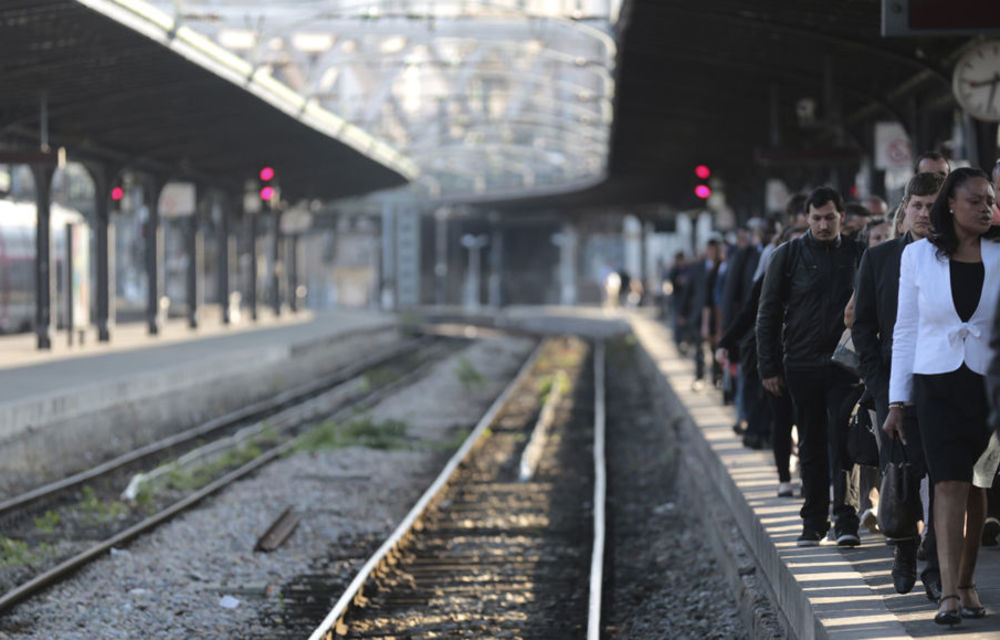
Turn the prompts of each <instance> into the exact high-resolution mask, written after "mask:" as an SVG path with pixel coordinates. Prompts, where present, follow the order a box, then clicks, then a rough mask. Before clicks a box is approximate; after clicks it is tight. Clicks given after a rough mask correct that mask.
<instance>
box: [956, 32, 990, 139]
mask: <svg viewBox="0 0 1000 640" xmlns="http://www.w3.org/2000/svg"><path fill="white" fill-rule="evenodd" d="M952 91H953V92H954V93H955V100H957V101H958V104H959V105H960V106H961V107H962V108H963V109H965V111H966V112H967V113H968V114H969V115H971V116H972V117H973V118H976V119H978V120H985V121H987V122H1000V40H984V41H982V42H978V43H976V44H975V45H973V46H972V47H970V48H969V49H968V50H967V51H966V52H965V53H963V54H962V57H961V58H959V59H958V62H957V63H956V64H955V71H954V73H953V75H952Z"/></svg>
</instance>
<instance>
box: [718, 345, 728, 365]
mask: <svg viewBox="0 0 1000 640" xmlns="http://www.w3.org/2000/svg"><path fill="white" fill-rule="evenodd" d="M715 359H716V360H718V361H719V362H728V361H729V350H728V349H724V348H722V347H719V348H718V349H716V350H715Z"/></svg>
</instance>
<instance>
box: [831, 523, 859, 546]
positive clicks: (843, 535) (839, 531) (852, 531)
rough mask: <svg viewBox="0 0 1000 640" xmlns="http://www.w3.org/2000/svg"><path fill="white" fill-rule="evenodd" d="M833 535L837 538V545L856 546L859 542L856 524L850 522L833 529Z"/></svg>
mask: <svg viewBox="0 0 1000 640" xmlns="http://www.w3.org/2000/svg"><path fill="white" fill-rule="evenodd" d="M834 537H835V538H836V539H837V546H838V547H856V546H858V545H859V544H861V538H860V537H858V525H857V524H852V525H847V526H844V527H840V526H838V527H836V529H834Z"/></svg>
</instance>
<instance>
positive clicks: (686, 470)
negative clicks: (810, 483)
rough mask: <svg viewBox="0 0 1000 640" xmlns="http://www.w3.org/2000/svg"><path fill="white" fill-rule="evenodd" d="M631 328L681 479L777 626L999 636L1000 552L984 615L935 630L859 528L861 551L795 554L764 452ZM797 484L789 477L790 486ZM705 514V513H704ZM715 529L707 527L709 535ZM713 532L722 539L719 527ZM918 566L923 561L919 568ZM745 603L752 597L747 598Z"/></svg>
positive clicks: (987, 563)
mask: <svg viewBox="0 0 1000 640" xmlns="http://www.w3.org/2000/svg"><path fill="white" fill-rule="evenodd" d="M628 320H629V323H630V324H631V325H632V328H633V330H634V332H635V335H636V338H637V340H638V344H639V345H641V349H642V352H643V353H644V354H645V359H646V361H647V365H648V369H649V371H650V373H651V375H652V380H653V384H654V385H657V386H658V390H657V391H658V392H659V393H661V394H663V395H664V396H665V397H666V398H667V404H668V405H670V404H673V411H674V413H673V415H672V416H671V419H672V423H673V425H674V428H675V429H676V432H677V435H678V437H679V438H680V440H681V447H680V453H679V458H680V460H679V462H680V465H679V468H678V474H679V477H680V478H682V480H681V481H682V482H689V483H692V485H694V486H695V487H697V488H698V489H699V490H700V491H701V494H700V495H701V500H702V502H703V504H705V503H708V502H711V501H719V504H716V505H714V506H716V507H721V511H723V512H728V514H730V515H731V516H732V519H733V520H735V522H736V525H737V526H738V530H739V534H740V535H741V536H742V539H743V542H745V544H746V547H748V548H749V550H750V552H751V553H752V555H753V560H752V561H753V563H754V565H755V566H751V565H750V564H749V563H748V562H746V561H739V560H735V562H737V563H740V562H742V566H738V567H735V569H736V571H735V573H737V574H739V576H740V577H745V576H746V575H749V574H753V573H756V574H758V577H759V578H760V579H759V580H757V584H761V585H762V586H763V587H764V588H766V589H767V590H768V591H769V592H770V594H769V595H770V599H771V601H772V602H774V603H775V604H776V605H777V608H778V609H779V615H780V617H781V618H783V620H782V622H783V624H784V626H786V628H787V629H789V630H790V631H791V632H792V634H793V635H794V637H797V638H799V639H803V640H804V639H812V638H830V639H837V640H841V639H842V640H848V639H850V640H859V639H872V640H874V639H875V638H878V639H886V638H900V639H902V638H938V637H940V638H945V637H947V638H963V639H966V638H968V639H970V640H972V639H975V640H986V639H987V638H993V639H995V638H998V637H1000V547H983V548H982V549H981V550H980V554H979V562H978V565H977V569H976V584H977V585H978V588H979V595H980V598H981V599H982V601H983V604H984V605H986V608H987V612H988V614H987V616H986V617H985V618H982V619H979V620H963V621H962V623H961V624H960V625H958V626H956V627H955V628H953V629H949V628H948V627H941V626H938V625H936V624H934V622H933V620H932V618H933V616H934V612H935V610H936V606H935V605H934V604H933V603H931V602H930V601H928V599H927V597H926V595H925V594H924V590H923V587H922V584H921V583H920V581H919V580H918V581H917V584H916V586H915V587H914V588H913V591H911V592H910V593H908V594H905V595H900V594H897V593H896V592H895V589H894V588H893V586H892V577H891V576H890V569H891V558H892V550H891V547H888V546H887V545H886V544H885V542H884V538H882V536H880V535H877V534H872V533H869V532H868V531H866V530H865V529H864V528H862V531H861V546H859V547H857V548H853V549H842V548H840V547H837V546H836V545H835V544H833V543H824V544H822V545H820V546H819V547H812V548H799V547H797V546H796V544H795V540H796V537H797V536H798V535H799V533H800V532H801V528H802V526H801V520H800V518H799V508H800V507H801V500H800V499H797V498H796V499H789V498H778V497H776V488H777V475H776V472H775V470H774V463H773V457H772V454H771V452H770V451H767V450H761V451H755V450H751V449H747V448H745V447H743V446H742V443H741V441H740V439H739V438H738V437H737V436H735V435H734V434H733V431H732V428H731V427H732V424H733V422H734V421H735V414H734V410H733V408H732V407H727V406H723V405H722V404H721V402H720V400H719V394H718V393H717V392H713V391H709V390H705V391H701V392H696V391H692V390H691V383H692V382H693V381H694V366H693V363H692V362H691V360H690V358H685V357H683V356H681V355H680V354H679V353H678V352H677V350H676V349H675V348H674V343H673V339H672V337H671V335H670V333H669V331H668V330H667V329H666V328H665V327H664V326H663V325H662V323H659V322H657V321H655V320H653V319H651V318H649V317H644V316H642V315H640V314H639V313H633V314H630V315H629V317H628ZM793 479H794V478H793ZM705 512H708V510H707V509H706V510H705ZM713 524H714V523H712V522H704V521H703V523H702V526H706V527H708V528H711V527H712V526H713ZM720 529H723V530H722V531H719V532H718V533H720V534H721V535H726V534H727V533H726V531H725V530H724V527H720ZM920 566H921V568H922V567H923V563H921V564H920ZM743 595H744V597H749V596H748V595H747V594H743Z"/></svg>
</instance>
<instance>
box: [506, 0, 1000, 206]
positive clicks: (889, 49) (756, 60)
mask: <svg viewBox="0 0 1000 640" xmlns="http://www.w3.org/2000/svg"><path fill="white" fill-rule="evenodd" d="M883 6H886V7H888V8H890V9H891V8H894V7H897V8H900V10H902V9H903V8H905V7H910V8H918V7H919V8H922V10H928V11H931V13H932V14H934V15H932V16H931V22H932V23H933V24H946V23H959V24H960V26H961V27H962V28H955V29H952V30H951V31H950V32H949V33H934V32H931V31H933V30H932V29H931V30H928V32H926V33H924V32H919V31H914V32H912V33H909V34H907V35H897V36H889V37H886V36H883V35H882V8H883ZM998 7H1000V3H997V2H996V0H953V1H952V2H917V1H916V0H911V1H910V2H887V1H885V0H839V1H837V2H830V1H829V0H752V1H751V0H698V1H696V2H693V1H685V2H682V1H680V0H630V1H629V2H628V3H627V5H626V9H625V10H624V14H623V17H622V21H623V22H624V23H625V27H624V34H623V37H622V38H621V45H620V48H621V51H620V58H619V66H620V68H619V72H618V75H617V81H618V86H617V95H616V98H615V119H614V126H613V132H612V142H611V153H610V160H609V168H608V179H607V180H606V181H604V182H602V183H601V184H599V185H596V186H594V187H592V188H588V189H585V190H581V191H578V192H575V193H571V194H563V195H559V196H555V197H546V198H533V199H530V200H511V201H508V202H506V203H496V206H503V207H507V208H512V209H522V210H523V209H530V208H549V207H552V208H568V209H580V208H583V207H588V206H600V205H605V206H608V205H612V206H613V205H616V204H637V203H672V204H676V205H683V204H684V203H687V205H688V206H687V207H683V206H681V207H680V208H693V205H692V200H694V197H693V195H692V193H693V187H694V186H695V185H694V182H695V175H694V169H695V167H696V166H698V165H700V164H704V165H707V166H709V167H710V168H711V169H712V171H713V174H714V176H716V177H718V178H719V179H720V180H722V181H724V183H725V189H726V195H727V199H728V201H729V203H731V204H733V205H734V206H737V205H738V204H739V203H746V202H753V203H754V204H756V203H761V204H762V203H763V202H764V195H763V193H762V191H763V185H764V183H765V181H766V179H768V178H771V177H776V178H779V179H781V180H784V181H786V182H787V183H788V184H789V186H790V187H792V188H794V189H798V188H802V186H803V185H805V184H808V183H809V182H812V183H813V184H816V183H817V182H819V183H822V182H824V181H828V180H831V175H832V171H833V170H844V171H853V170H857V168H858V165H859V163H860V162H861V160H862V156H863V155H864V154H866V153H871V150H872V149H873V148H874V146H875V145H874V141H873V139H872V136H873V129H874V126H873V125H874V124H875V123H877V122H882V121H886V122H895V123H899V124H901V125H902V126H903V127H904V128H905V130H906V132H907V134H908V135H909V136H910V140H911V142H912V143H913V144H914V145H919V147H920V148H917V149H914V150H913V151H914V152H915V153H917V152H920V151H924V150H926V149H928V148H931V147H937V148H938V149H939V150H940V149H941V147H943V146H946V145H945V144H944V143H945V142H946V141H949V140H951V139H952V135H953V132H954V131H956V130H961V129H962V128H964V129H965V130H966V131H968V130H969V126H968V123H963V122H962V121H961V118H959V119H958V120H956V113H959V114H960V112H956V106H957V105H956V103H955V100H954V99H953V97H952V91H951V86H952V70H953V67H954V65H955V62H956V60H957V59H958V58H959V57H960V55H961V54H962V53H963V52H964V50H965V49H966V47H968V46H969V45H971V44H973V43H974V42H975V41H976V40H978V39H980V38H983V37H989V36H988V35H987V34H988V33H993V34H997V33H998V32H1000V29H998V27H1000V20H998V19H997V12H998ZM994 37H995V36H994ZM977 126H978V125H977ZM758 206H760V205H758Z"/></svg>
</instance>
